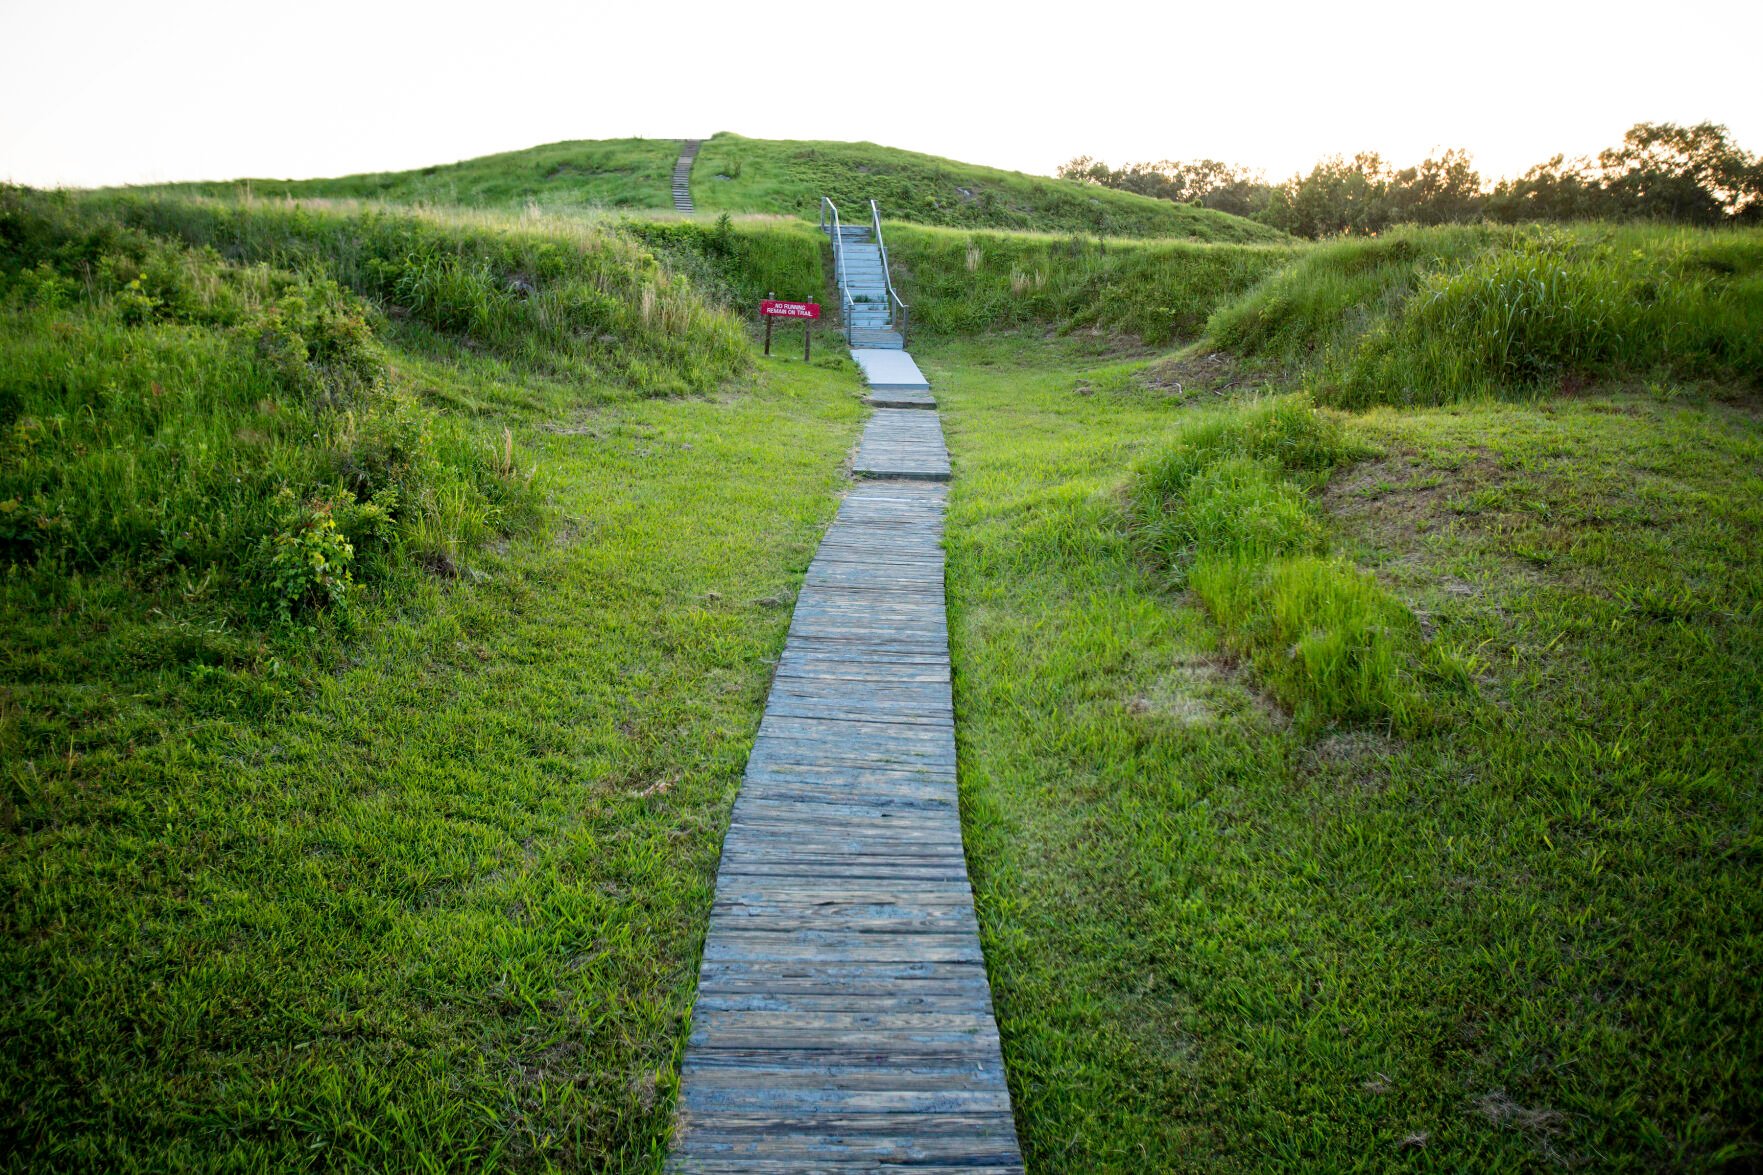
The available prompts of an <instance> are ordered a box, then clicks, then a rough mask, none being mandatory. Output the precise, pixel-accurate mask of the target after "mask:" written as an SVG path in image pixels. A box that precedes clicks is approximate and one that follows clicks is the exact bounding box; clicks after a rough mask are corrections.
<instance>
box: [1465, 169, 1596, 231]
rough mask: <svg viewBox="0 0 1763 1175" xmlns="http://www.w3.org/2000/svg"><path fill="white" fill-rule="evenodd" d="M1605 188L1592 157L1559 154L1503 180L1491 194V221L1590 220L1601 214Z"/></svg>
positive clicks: (1489, 206) (1489, 210)
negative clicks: (1579, 157) (1509, 178)
mask: <svg viewBox="0 0 1763 1175" xmlns="http://www.w3.org/2000/svg"><path fill="white" fill-rule="evenodd" d="M1603 199H1604V189H1603V186H1602V184H1601V183H1600V182H1599V179H1598V176H1597V169H1596V167H1595V165H1594V164H1593V163H1592V162H1591V160H1589V159H1573V160H1569V159H1567V158H1566V157H1565V156H1561V155H1556V156H1555V157H1554V158H1552V159H1549V160H1547V161H1546V162H1543V163H1539V164H1537V165H1536V166H1534V167H1532V168H1531V169H1530V170H1529V171H1527V172H1525V173H1524V174H1523V175H1521V176H1519V177H1518V178H1517V179H1512V180H1501V181H1500V182H1499V183H1498V184H1496V185H1495V186H1494V191H1493V194H1492V195H1490V196H1489V197H1488V200H1487V205H1486V212H1487V216H1488V218H1489V219H1490V220H1499V221H1504V222H1506V223H1507V224H1513V223H1516V222H1518V221H1521V220H1587V219H1590V218H1592V217H1595V216H1597V215H1599V209H1600V208H1601V207H1603Z"/></svg>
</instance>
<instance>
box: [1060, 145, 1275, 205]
mask: <svg viewBox="0 0 1763 1175" xmlns="http://www.w3.org/2000/svg"><path fill="white" fill-rule="evenodd" d="M1058 174H1059V176H1060V178H1062V179H1069V180H1077V181H1079V182H1080V183H1091V184H1100V185H1101V186H1103V187H1108V188H1115V189H1118V190H1119V191H1123V192H1136V193H1137V194H1139V195H1141V196H1151V197H1153V198H1155V199H1159V200H1170V201H1173V202H1175V203H1177V204H1199V205H1201V206H1203V207H1206V208H1213V209H1217V210H1218V211H1220V212H1230V213H1233V214H1235V215H1238V216H1248V215H1250V214H1251V213H1252V212H1254V211H1255V210H1256V209H1257V208H1259V207H1260V206H1262V205H1263V204H1265V203H1266V193H1267V190H1268V188H1267V185H1266V183H1265V182H1264V181H1263V180H1262V179H1261V176H1260V173H1259V172H1254V171H1250V170H1249V169H1248V168H1245V167H1237V166H1235V165H1233V164H1229V163H1223V162H1220V161H1219V160H1217V159H1195V160H1190V161H1177V160H1173V159H1165V160H1162V161H1161V162H1158V163H1128V164H1125V165H1124V166H1121V167H1118V168H1113V167H1109V166H1108V165H1107V164H1106V163H1102V162H1101V161H1099V160H1097V159H1095V158H1093V157H1092V156H1089V155H1079V156H1078V157H1077V158H1075V159H1072V160H1070V161H1068V162H1067V163H1065V164H1064V165H1063V166H1061V167H1060V168H1059V171H1058Z"/></svg>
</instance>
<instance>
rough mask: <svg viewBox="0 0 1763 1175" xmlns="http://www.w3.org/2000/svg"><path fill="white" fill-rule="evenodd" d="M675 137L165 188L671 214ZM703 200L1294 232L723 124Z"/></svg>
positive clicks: (1121, 229) (745, 207)
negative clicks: (746, 132)
mask: <svg viewBox="0 0 1763 1175" xmlns="http://www.w3.org/2000/svg"><path fill="white" fill-rule="evenodd" d="M679 145H680V140H676V139H603V140H572V141H566V142H560V143H548V144H545V145H543V146H538V147H531V148H527V149H525V150H521V151H507V152H502V153H499V154H495V155H485V156H481V157H479V158H476V159H467V160H462V161H460V162H457V163H448V164H437V165H434V166H430V167H424V168H418V169H415V170H411V171H397V172H372V173H363V174H360V175H348V176H337V177H333V178H326V179H301V180H294V179H238V180H229V181H222V182H198V183H179V184H167V185H158V186H157V189H156V190H159V191H163V192H166V193H170V194H183V195H206V196H220V197H232V196H238V195H241V194H243V193H246V192H249V193H251V194H253V195H258V196H287V197H294V198H323V199H363V200H384V201H388V202H391V203H401V204H408V203H423V204H438V205H460V206H467V207H518V206H523V205H526V204H529V203H531V204H537V205H539V206H540V207H542V208H545V209H547V210H552V211H567V210H595V209H600V210H618V211H626V212H632V213H639V214H648V213H655V214H657V215H662V216H671V215H673V198H672V193H671V189H670V177H671V173H672V169H673V164H674V161H675V159H676V158H677V157H678V154H679ZM691 182H692V192H693V194H694V198H695V201H696V204H697V207H698V210H699V211H700V212H705V213H723V212H727V213H730V214H734V215H744V214H755V213H757V214H772V215H785V216H796V217H806V218H810V219H813V218H815V217H817V216H818V213H819V204H820V198H821V196H823V195H826V196H831V197H832V198H833V199H834V200H836V201H839V202H840V203H841V204H843V205H847V206H849V208H851V209H861V210H862V211H863V213H864V214H865V215H866V214H867V208H868V201H869V200H870V199H875V200H876V201H877V202H878V203H879V204H880V205H881V208H882V213H883V215H884V216H885V217H887V218H888V219H889V220H900V221H907V222H912V223H917V224H927V225H937V226H943V227H952V228H974V229H980V228H990V229H1026V230H1034V231H1040V232H1054V233H1082V234H1086V235H1095V236H1121V237H1167V238H1184V239H1190V240H1199V241H1219V242H1231V243H1253V242H1271V241H1282V240H1287V239H1288V238H1287V237H1286V236H1285V234H1283V233H1281V232H1279V231H1278V230H1277V229H1271V228H1268V227H1266V226H1265V225H1261V224H1257V223H1255V222H1254V221H1251V220H1247V219H1244V218H1242V217H1238V216H1232V215H1229V214H1228V213H1222V212H1216V211H1213V210H1210V209H1205V208H1199V207H1196V206H1192V205H1186V204H1175V203H1172V202H1170V201H1168V200H1159V199H1154V198H1151V197H1148V196H1140V195H1137V194H1135V193H1132V192H1119V191H1114V190H1111V189H1107V188H1101V187H1096V186H1094V185H1086V184H1080V183H1077V182H1075V181H1072V180H1064V179H1057V178H1054V177H1052V176H1038V175H1028V174H1026V173H1023V172H1016V171H1005V170H1001V169H999V168H993V167H983V166H980V165H978V164H972V163H963V162H960V161H958V160H953V159H944V158H941V157H940V156H936V155H926V154H923V153H921V152H916V151H906V150H901V149H899V148H895V147H885V146H881V145H878V144H875V143H846V142H834V141H816V140H797V139H749V138H745V137H744V136H741V135H736V134H730V133H728V132H723V133H721V134H717V135H715V136H713V137H712V138H709V139H706V140H705V141H704V146H703V149H702V152H701V153H700V155H699V157H698V161H697V166H696V167H695V168H694V170H693V173H692V181H691Z"/></svg>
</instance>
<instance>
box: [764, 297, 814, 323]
mask: <svg viewBox="0 0 1763 1175" xmlns="http://www.w3.org/2000/svg"><path fill="white" fill-rule="evenodd" d="M759 313H761V314H763V315H765V317H767V318H819V317H820V303H819V302H773V301H772V300H771V299H769V298H764V299H761V300H760V302H759Z"/></svg>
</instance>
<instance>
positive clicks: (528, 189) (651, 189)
mask: <svg viewBox="0 0 1763 1175" xmlns="http://www.w3.org/2000/svg"><path fill="white" fill-rule="evenodd" d="M678 157H679V143H678V142H677V141H676V140H674V139H595V140H576V141H571V142H564V143H548V144H546V145H545V146H543V147H532V148H529V149H527V150H523V151H505V152H502V153H501V154H497V155H484V156H482V157H480V158H477V159H467V160H464V161H463V162H460V163H446V164H440V165H437V166H434V167H424V168H421V169H419V170H416V171H387V172H373V173H370V174H365V175H345V176H337V177H335V178H332V179H307V180H276V179H242V180H231V181H226V182H216V183H190V184H170V185H165V186H164V187H163V188H161V189H159V190H162V191H164V192H167V193H171V194H178V195H184V196H191V195H197V196H215V197H220V198H227V199H235V198H239V197H243V196H256V197H288V198H295V199H313V198H319V197H325V198H330V199H352V200H384V201H388V202H391V203H397V204H432V205H467V206H481V207H503V208H507V207H522V206H525V205H528V204H537V205H539V206H540V207H542V208H545V209H547V210H554V211H565V210H579V209H584V208H643V209H651V208H653V209H661V208H667V209H671V208H672V207H673V196H672V192H671V189H670V186H669V184H670V181H671V179H672V176H673V164H674V161H675V160H676V159H677V158H678Z"/></svg>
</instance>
